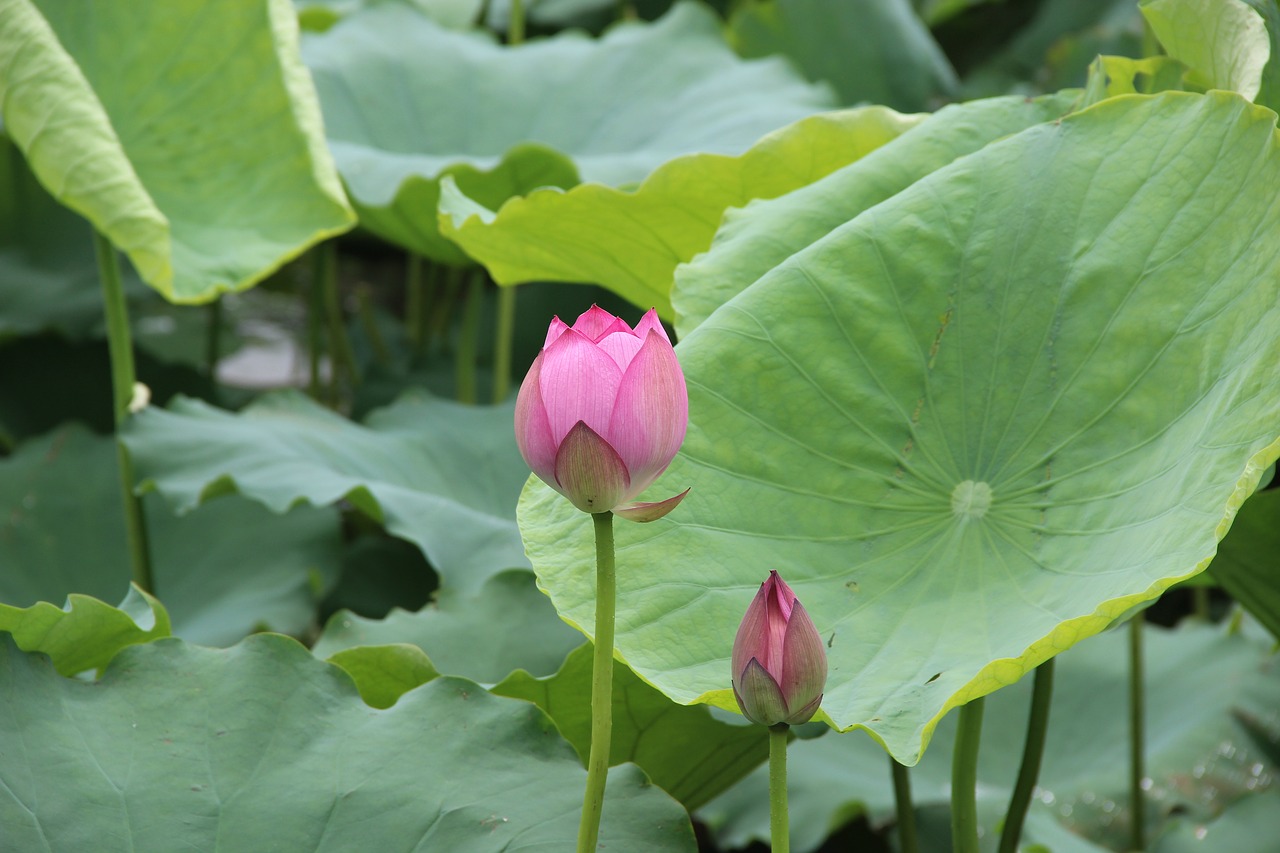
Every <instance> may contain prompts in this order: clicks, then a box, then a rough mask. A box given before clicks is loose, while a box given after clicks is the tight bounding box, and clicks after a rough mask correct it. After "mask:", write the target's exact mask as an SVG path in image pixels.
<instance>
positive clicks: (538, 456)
mask: <svg viewBox="0 0 1280 853" xmlns="http://www.w3.org/2000/svg"><path fill="white" fill-rule="evenodd" d="M561 325H563V324H561ZM566 328H568V327H566ZM542 360H543V353H538V357H537V358H535V359H534V360H533V366H531V367H530V368H529V372H528V373H527V374H525V377H524V382H522V383H521V384H520V393H519V394H518V395H516V417H515V427H516V446H517V447H519V448H520V455H521V456H523V457H524V461H525V462H526V463H527V464H528V465H529V467H530V468H531V469H532V470H533V473H535V474H537V475H538V476H539V477H540V478H541V479H542V481H543V482H545V483H548V484H550V485H554V484H555V477H556V442H555V440H554V439H553V438H552V436H551V423H550V422H549V421H548V420H547V411H546V408H545V407H544V406H543V404H542V392H541V389H540V385H541V383H540V380H539V377H540V375H541V373H542Z"/></svg>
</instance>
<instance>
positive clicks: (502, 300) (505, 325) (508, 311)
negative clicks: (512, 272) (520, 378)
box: [493, 285, 516, 403]
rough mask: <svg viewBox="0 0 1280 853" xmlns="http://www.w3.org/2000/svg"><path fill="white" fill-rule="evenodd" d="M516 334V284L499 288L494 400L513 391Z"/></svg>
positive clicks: (494, 363)
mask: <svg viewBox="0 0 1280 853" xmlns="http://www.w3.org/2000/svg"><path fill="white" fill-rule="evenodd" d="M515 334H516V289H515V286H514V285H512V286H509V287H499V288H498V329H497V333H496V337H495V339H494V345H493V402H495V403H501V402H502V401H503V400H505V399H507V394H509V393H511V344H512V340H513V339H514V338H515Z"/></svg>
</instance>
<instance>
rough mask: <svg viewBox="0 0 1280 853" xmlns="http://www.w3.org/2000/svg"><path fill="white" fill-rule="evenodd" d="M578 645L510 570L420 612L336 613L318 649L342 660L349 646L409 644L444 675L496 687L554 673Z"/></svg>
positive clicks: (444, 593) (529, 579) (523, 576)
mask: <svg viewBox="0 0 1280 853" xmlns="http://www.w3.org/2000/svg"><path fill="white" fill-rule="evenodd" d="M581 642H582V635H580V634H579V633H578V632H576V631H574V630H573V629H571V628H569V627H568V626H567V625H565V624H564V623H563V622H561V621H560V618H559V617H558V616H556V612H555V609H554V608H553V607H552V606H551V602H550V601H549V600H548V599H547V597H546V596H545V595H544V594H543V593H542V592H541V591H539V590H538V588H537V587H535V586H534V584H533V573H532V572H529V571H509V572H502V573H501V574H496V575H494V576H492V577H490V578H489V579H488V580H486V581H485V583H484V586H483V587H481V588H480V589H479V590H477V591H476V592H475V593H474V594H471V595H463V594H460V593H459V592H458V591H457V589H456V588H455V587H445V588H444V589H441V590H440V593H439V595H438V596H437V599H436V600H435V601H434V602H432V603H431V604H430V605H428V606H427V607H424V608H423V609H422V610H420V611H418V612H416V613H410V612H407V611H405V610H394V611H392V612H391V613H390V614H388V615H387V617H386V618H385V619H366V618H362V617H360V616H356V615H354V614H352V613H349V612H347V611H339V612H338V613H335V614H334V615H333V616H332V617H331V618H330V619H329V622H328V624H327V625H326V626H325V630H324V633H323V634H321V635H320V639H319V640H318V641H317V642H316V645H315V648H314V649H313V651H314V652H315V654H316V655H317V656H318V657H322V658H328V659H329V660H335V662H337V661H336V659H335V655H336V654H337V653H339V652H341V651H343V650H347V649H355V648H359V647H362V646H378V645H385V644H393V643H398V644H410V645H413V646H416V647H417V648H419V649H421V650H422V651H423V652H425V653H426V654H427V655H428V656H429V657H430V659H431V662H432V664H433V666H435V667H436V669H438V670H439V671H440V672H444V673H447V674H449V675H461V676H465V677H466V678H470V679H472V680H473V681H479V682H481V683H484V684H493V683H496V682H499V681H502V680H503V679H504V678H506V677H507V676H508V675H510V674H511V673H512V672H514V671H516V670H523V671H524V672H527V673H531V674H532V675H534V676H544V675H550V674H552V673H554V672H555V671H556V670H557V669H559V667H560V664H561V662H562V661H564V659H565V656H566V655H567V654H569V652H570V651H572V650H573V649H574V648H575V647H576V646H578V645H580V644H581ZM357 681H359V679H358V678H357Z"/></svg>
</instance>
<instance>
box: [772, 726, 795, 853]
mask: <svg viewBox="0 0 1280 853" xmlns="http://www.w3.org/2000/svg"><path fill="white" fill-rule="evenodd" d="M790 731H791V726H788V725H787V724H786V723H778V724H777V725H776V726H770V727H769V836H770V838H771V844H770V849H771V851H772V853H790V850H791V827H790V816H789V815H788V814H787V735H788V733H789V732H790Z"/></svg>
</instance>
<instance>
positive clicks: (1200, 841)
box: [1151, 787, 1280, 853]
mask: <svg viewBox="0 0 1280 853" xmlns="http://www.w3.org/2000/svg"><path fill="white" fill-rule="evenodd" d="M1277 814H1280V788H1275V787H1271V788H1268V789H1267V790H1266V791H1265V792H1264V793H1261V794H1258V795H1257V796H1253V797H1250V798H1249V799H1248V800H1246V801H1245V802H1243V803H1241V804H1240V805H1238V806H1236V807H1235V808H1233V809H1231V810H1230V811H1228V812H1227V813H1225V814H1224V815H1222V816H1221V817H1219V818H1216V819H1214V820H1211V821H1198V820H1193V819H1191V818H1181V819H1179V820H1178V821H1176V823H1175V825H1174V826H1172V827H1171V828H1170V831H1169V832H1168V833H1167V834H1165V835H1163V836H1161V837H1160V838H1159V839H1158V840H1157V841H1156V843H1155V845H1154V846H1153V847H1152V848H1151V849H1152V850H1154V851H1155V853H1206V851H1209V850H1230V851H1231V853H1271V851H1272V850H1273V849H1274V848H1275V843H1276V837H1277V835H1280V825H1278V824H1277V821H1276V815H1277Z"/></svg>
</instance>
